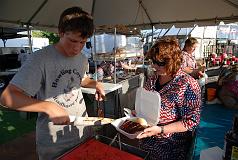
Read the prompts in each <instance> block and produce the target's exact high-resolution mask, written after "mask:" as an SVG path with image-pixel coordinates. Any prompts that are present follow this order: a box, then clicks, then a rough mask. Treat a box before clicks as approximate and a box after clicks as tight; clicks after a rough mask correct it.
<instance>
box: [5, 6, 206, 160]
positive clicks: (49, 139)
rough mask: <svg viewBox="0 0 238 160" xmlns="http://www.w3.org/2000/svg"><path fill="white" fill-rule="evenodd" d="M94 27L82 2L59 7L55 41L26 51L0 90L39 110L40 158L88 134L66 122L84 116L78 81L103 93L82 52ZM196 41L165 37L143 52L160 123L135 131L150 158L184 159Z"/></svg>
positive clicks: (197, 106) (195, 110)
mask: <svg viewBox="0 0 238 160" xmlns="http://www.w3.org/2000/svg"><path fill="white" fill-rule="evenodd" d="M93 31H94V24H93V17H91V15H89V14H88V13H87V12H85V11H83V10H82V9H81V8H79V7H72V8H68V9H66V10H65V11H63V13H62V14H61V16H60V19H59V25H58V32H59V36H60V40H59V42H58V43H56V44H54V45H49V46H48V47H45V48H43V49H41V50H39V51H37V54H31V55H29V56H28V58H27V60H26V61H25V62H24V65H23V66H22V67H21V69H20V70H19V72H18V73H17V74H16V75H15V76H14V78H13V79H12V80H11V82H10V84H9V85H8V86H7V87H6V89H5V90H4V91H3V93H2V95H1V104H3V105H4V106H6V107H8V108H11V109H15V110H19V111H26V112H38V119H37V123H36V145H37V152H38V156H39V160H50V159H55V158H56V157H58V156H59V155H62V154H63V153H65V152H66V151H67V150H69V149H70V148H72V147H74V146H75V145H77V144H79V143H80V142H82V141H84V140H85V139H86V138H87V137H89V136H91V135H92V128H91V127H83V126H70V125H69V123H70V119H69V115H75V116H83V117H85V116H87V112H86V106H85V103H84V99H83V96H82V91H81V87H88V88H95V89H96V92H97V93H99V94H95V95H97V97H96V99H98V100H102V97H104V96H105V92H104V89H103V85H102V84H101V83H100V82H97V81H95V80H92V79H90V78H89V77H87V75H86V74H85V73H86V70H87V66H88V61H87V58H86V57H85V56H84V55H83V54H80V53H81V50H82V48H83V47H84V45H85V43H86V42H87V38H89V37H91V36H92V34H93ZM197 44H198V43H197V41H196V39H193V38H189V39H188V40H187V41H186V42H185V47H184V49H183V50H181V49H180V45H179V43H178V40H177V39H176V38H169V37H165V38H163V39H160V40H159V41H157V42H155V44H154V45H153V46H152V48H151V49H150V50H149V52H148V53H147V56H148V57H147V58H149V59H151V61H152V63H153V64H152V67H153V68H154V69H155V74H153V75H150V77H148V80H147V82H146V83H145V85H144V88H145V89H147V90H150V91H155V92H158V93H159V94H160V96H161V110H160V119H159V123H158V124H157V125H155V126H150V127H149V128H146V129H145V130H144V132H143V134H141V135H140V136H139V137H138V139H139V141H140V143H139V144H140V148H141V149H143V150H146V151H148V152H149V153H150V154H149V159H151V160H175V159H176V160H184V159H185V157H186V153H187V150H188V147H189V144H190V141H191V137H192V133H193V131H194V130H195V129H196V127H197V126H198V124H199V122H200V110H201V88H200V86H199V84H198V82H197V80H196V79H199V78H200V77H203V76H204V71H203V70H200V69H199V68H198V67H197V65H196V62H195V58H194V55H193V52H194V50H195V48H196V45H197ZM106 68H107V69H110V68H111V67H106ZM109 72H110V73H108V74H111V70H110V71H109ZM145 107H147V106H145Z"/></svg>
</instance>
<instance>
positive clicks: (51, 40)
mask: <svg viewBox="0 0 238 160" xmlns="http://www.w3.org/2000/svg"><path fill="white" fill-rule="evenodd" d="M32 37H41V38H48V39H49V43H50V44H55V43H57V42H58V41H59V36H58V34H55V33H52V32H46V31H37V30H34V31H32Z"/></svg>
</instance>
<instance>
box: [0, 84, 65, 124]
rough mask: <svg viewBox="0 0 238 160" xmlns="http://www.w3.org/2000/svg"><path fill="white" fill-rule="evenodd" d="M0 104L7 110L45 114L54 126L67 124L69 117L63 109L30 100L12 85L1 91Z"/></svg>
mask: <svg viewBox="0 0 238 160" xmlns="http://www.w3.org/2000/svg"><path fill="white" fill-rule="evenodd" d="M0 103H1V104H2V105H3V106H5V107H6V108H9V109H14V110H19V111H26V112H43V113H46V114H48V115H49V118H50V119H51V120H52V122H53V123H54V124H66V123H69V115H68V113H67V112H66V110H65V109H64V108H63V107H61V106H59V105H58V104H56V103H53V102H48V101H41V100H37V99H35V98H32V97H30V96H28V95H27V94H26V93H25V92H24V91H23V90H21V89H19V88H18V87H16V86H15V85H13V84H9V85H8V86H7V87H6V89H5V90H4V91H3V93H2V95H1V98H0Z"/></svg>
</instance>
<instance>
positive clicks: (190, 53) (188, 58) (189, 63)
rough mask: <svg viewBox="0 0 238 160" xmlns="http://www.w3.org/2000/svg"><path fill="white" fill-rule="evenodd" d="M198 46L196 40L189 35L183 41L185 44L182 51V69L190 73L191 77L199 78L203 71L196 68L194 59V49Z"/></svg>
mask: <svg viewBox="0 0 238 160" xmlns="http://www.w3.org/2000/svg"><path fill="white" fill-rule="evenodd" d="M197 46H198V41H197V39H196V38H193V37H190V38H188V39H187V40H186V41H185V45H184V48H183V51H182V54H183V62H182V68H183V71H184V72H186V73H188V74H190V75H191V76H192V77H193V78H195V79H199V78H200V77H203V76H204V73H203V72H202V71H201V70H200V68H198V66H197V62H196V59H195V53H194V52H195V50H196V48H197Z"/></svg>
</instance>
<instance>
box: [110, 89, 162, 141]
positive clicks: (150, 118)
mask: <svg viewBox="0 0 238 160" xmlns="http://www.w3.org/2000/svg"><path fill="white" fill-rule="evenodd" d="M160 106H161V98H160V95H159V93H158V92H153V91H147V90H145V89H144V88H138V89H137V91H136V102H135V110H136V113H137V114H136V116H137V117H140V118H144V119H145V120H146V121H147V123H148V125H157V123H158V122H159V118H160ZM127 110H128V109H127ZM130 118H132V115H129V116H127V117H122V118H120V119H117V120H115V121H113V122H112V125H113V126H114V127H115V128H116V130H117V131H119V132H120V133H122V134H123V135H125V136H127V137H128V138H130V139H135V138H136V137H137V136H138V135H139V134H140V133H141V132H137V133H135V134H129V133H127V132H125V131H123V130H121V129H120V128H119V127H120V126H121V125H122V124H123V122H124V121H126V120H127V119H130Z"/></svg>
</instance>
